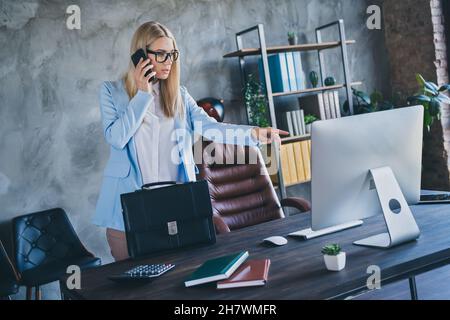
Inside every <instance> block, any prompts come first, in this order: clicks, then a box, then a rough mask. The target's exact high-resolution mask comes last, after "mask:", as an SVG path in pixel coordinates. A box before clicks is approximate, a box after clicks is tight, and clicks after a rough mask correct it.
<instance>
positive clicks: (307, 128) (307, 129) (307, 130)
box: [306, 123, 312, 134]
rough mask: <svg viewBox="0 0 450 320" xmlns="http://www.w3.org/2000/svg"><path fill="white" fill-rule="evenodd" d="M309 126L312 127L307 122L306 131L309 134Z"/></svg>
mask: <svg viewBox="0 0 450 320" xmlns="http://www.w3.org/2000/svg"><path fill="white" fill-rule="evenodd" d="M311 127H312V124H311V123H309V124H307V125H306V133H307V134H311Z"/></svg>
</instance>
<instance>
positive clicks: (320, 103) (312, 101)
mask: <svg viewBox="0 0 450 320" xmlns="http://www.w3.org/2000/svg"><path fill="white" fill-rule="evenodd" d="M298 103H299V105H300V108H301V109H302V110H303V111H304V114H305V115H306V114H312V115H314V116H316V117H317V118H318V119H321V120H328V119H335V118H340V117H341V107H340V103H339V92H338V91H336V90H334V91H331V90H330V91H324V92H321V93H318V94H314V95H308V96H303V97H299V98H298Z"/></svg>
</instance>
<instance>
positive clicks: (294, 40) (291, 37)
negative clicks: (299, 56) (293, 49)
mask: <svg viewBox="0 0 450 320" xmlns="http://www.w3.org/2000/svg"><path fill="white" fill-rule="evenodd" d="M288 41H289V45H291V46H295V45H296V44H297V43H298V37H297V35H296V34H295V32H294V31H289V32H288Z"/></svg>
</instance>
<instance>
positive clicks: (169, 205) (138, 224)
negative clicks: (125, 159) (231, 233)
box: [120, 181, 216, 258]
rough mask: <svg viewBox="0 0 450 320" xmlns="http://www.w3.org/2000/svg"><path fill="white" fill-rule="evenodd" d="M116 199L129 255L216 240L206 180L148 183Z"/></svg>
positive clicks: (137, 255)
mask: <svg viewBox="0 0 450 320" xmlns="http://www.w3.org/2000/svg"><path fill="white" fill-rule="evenodd" d="M161 185H168V186H165V187H158V188H155V186H161ZM120 200H121V203H122V212H123V218H124V222H125V232H126V237H127V244H128V252H129V254H130V256H131V257H132V258H137V257H141V256H146V255H149V254H151V253H154V252H159V251H165V250H174V249H180V248H185V247H189V246H195V245H201V244H213V243H215V242H216V233H215V229H214V225H213V221H212V207H211V198H210V195H209V189H208V183H207V182H206V181H197V182H189V183H183V184H177V183H175V182H157V183H151V184H147V185H144V186H142V189H141V190H137V191H135V192H131V193H126V194H122V195H121V196H120Z"/></svg>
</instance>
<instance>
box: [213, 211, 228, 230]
mask: <svg viewBox="0 0 450 320" xmlns="http://www.w3.org/2000/svg"><path fill="white" fill-rule="evenodd" d="M213 223H214V226H215V227H216V232H217V233H218V234H221V233H228V232H230V231H231V230H230V228H229V227H228V225H227V224H226V223H225V221H223V219H222V217H221V216H219V215H218V214H213Z"/></svg>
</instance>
